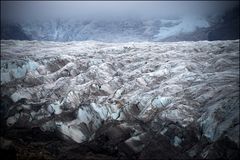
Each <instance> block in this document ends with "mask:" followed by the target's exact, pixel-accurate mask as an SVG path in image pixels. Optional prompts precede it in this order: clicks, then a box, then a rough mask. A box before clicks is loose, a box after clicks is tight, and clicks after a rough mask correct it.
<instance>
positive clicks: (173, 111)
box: [1, 40, 239, 159]
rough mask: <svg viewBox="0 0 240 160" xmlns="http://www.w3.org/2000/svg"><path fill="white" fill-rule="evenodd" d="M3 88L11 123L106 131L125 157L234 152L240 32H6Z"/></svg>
mask: <svg viewBox="0 0 240 160" xmlns="http://www.w3.org/2000/svg"><path fill="white" fill-rule="evenodd" d="M13 62H14V63H13ZM1 91H2V92H1V101H2V102H4V103H3V104H2V106H1V107H2V108H3V109H4V110H3V111H1V114H2V115H3V117H4V120H2V121H3V122H5V125H6V128H14V127H18V128H21V127H25V128H29V129H32V128H34V127H38V128H40V129H41V131H42V132H43V133H48V132H51V133H54V134H55V133H56V134H58V135H59V137H61V138H62V139H64V140H65V141H71V142H75V143H77V144H84V145H85V144H91V145H93V144H92V143H94V144H95V142H98V143H100V141H101V142H102V140H101V138H102V136H104V137H107V139H108V141H103V142H104V144H103V145H102V146H101V147H103V146H105V145H109V146H110V148H111V147H113V148H115V149H114V151H115V150H116V152H118V153H119V154H120V152H121V153H124V154H126V156H127V157H128V158H129V157H135V156H137V158H139V159H146V158H150V157H149V156H150V155H152V156H153V157H154V156H155V158H156V157H158V156H159V155H160V153H162V154H163V158H173V157H172V156H177V155H178V156H179V158H196V159H199V158H216V157H224V158H228V159H233V158H236V157H238V150H239V137H238V136H239V40H226V41H212V42H210V41H198V42H191V41H190V42H184V41H183V42H174V43H173V42H128V43H104V42H98V41H81V42H75V41H73V42H49V41H48V42H47V41H16V40H1ZM149 144H150V146H149ZM161 144H162V145H161ZM230 144H231V145H230ZM97 146H98V144H97ZM109 146H108V147H109ZM162 146H165V147H166V148H167V149H164V148H163V147H162ZM219 146H220V147H219ZM101 147H100V148H101ZM154 147H155V149H156V150H157V151H158V152H159V153H155V152H154V149H153V148H154ZM116 148H117V149H116ZM126 148H127V149H126ZM108 149H109V148H108ZM108 149H107V150H108ZM108 151H109V150H108ZM111 151H112V150H111ZM109 152H110V151H109ZM170 152H171V153H172V154H168V153H170ZM114 153H115V152H114ZM164 156H165V157H164ZM125 158H126V157H125ZM135 158H136V157H135Z"/></svg>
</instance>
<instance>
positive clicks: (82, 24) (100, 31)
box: [1, 7, 239, 42]
mask: <svg viewBox="0 0 240 160" xmlns="http://www.w3.org/2000/svg"><path fill="white" fill-rule="evenodd" d="M1 39H5V40H9V39H15V40H40V41H60V42H64V41H65V42H66V41H85V40H96V41H103V42H131V41H134V42H136V41H138V42H142V41H143V42H144V41H161V42H169V41H199V40H210V41H213V40H235V39H239V7H236V8H233V9H232V10H229V11H228V12H226V13H225V14H224V15H211V16H208V17H204V16H202V17H201V16H200V17H197V16H193V15H188V16H185V17H174V18H173V17H166V18H161V17H155V18H150V17H149V18H139V17H135V18H133V17H132V18H130V17H128V18H123V17H117V18H116V17H115V18H106V17H104V18H70V19H64V18H59V19H45V20H35V21H33V20H28V21H21V22H15V23H13V22H12V23H11V22H8V21H7V22H5V21H4V20H2V21H1Z"/></svg>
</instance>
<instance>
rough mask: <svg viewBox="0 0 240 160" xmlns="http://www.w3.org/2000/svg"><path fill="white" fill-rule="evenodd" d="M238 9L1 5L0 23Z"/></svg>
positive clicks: (211, 5)
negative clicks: (39, 19)
mask: <svg viewBox="0 0 240 160" xmlns="http://www.w3.org/2000/svg"><path fill="white" fill-rule="evenodd" d="M237 5H239V3H238V1H221V2H219V1H139V2H137V1H132V2H129V1H125V2H124V1H122V2H121V1H95V2H94V1H72V2H69V1H32V2H31V1H22V2H21V1H15V2H14V1H5V2H3V1H1V19H8V20H10V19H14V20H19V21H21V20H32V19H33V20H34V19H38V18H43V19H50V18H62V17H63V18H68V17H79V18H84V17H94V18H98V17H108V16H112V17H114V16H130V17H131V16H139V17H144V16H145V17H147V16H155V17H166V16H184V15H201V16H202V15H214V14H222V13H224V12H225V11H226V10H228V9H230V8H232V7H234V6H237Z"/></svg>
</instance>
